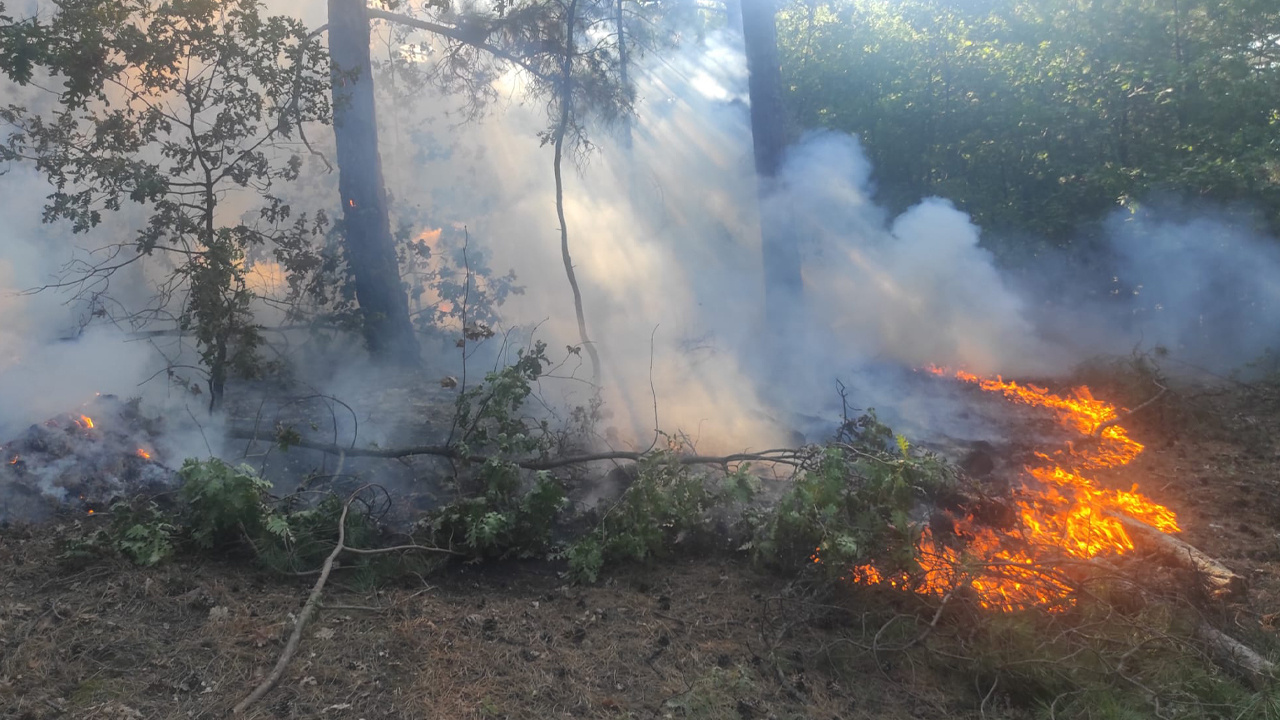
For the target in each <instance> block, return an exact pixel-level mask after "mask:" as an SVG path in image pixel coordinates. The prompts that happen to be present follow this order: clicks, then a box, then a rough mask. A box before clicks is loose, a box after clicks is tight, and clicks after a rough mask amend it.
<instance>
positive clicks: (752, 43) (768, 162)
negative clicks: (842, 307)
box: [741, 0, 802, 327]
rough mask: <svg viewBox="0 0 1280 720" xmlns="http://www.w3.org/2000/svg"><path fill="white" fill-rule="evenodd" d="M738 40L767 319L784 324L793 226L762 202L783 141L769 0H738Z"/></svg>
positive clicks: (797, 283) (791, 279) (794, 262)
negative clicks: (744, 79) (757, 202)
mask: <svg viewBox="0 0 1280 720" xmlns="http://www.w3.org/2000/svg"><path fill="white" fill-rule="evenodd" d="M741 5H742V39H743V47H744V49H745V50H746V55H747V71H748V73H749V77H748V91H749V93H750V97H751V139H752V144H753V145H754V148H755V164H756V174H757V176H758V177H759V182H760V186H759V189H760V198H761V200H762V210H764V212H762V213H761V218H760V232H761V252H762V254H763V261H764V296H765V306H766V319H767V320H768V321H769V323H770V325H771V326H773V327H778V326H779V324H780V323H785V322H786V320H787V318H789V317H790V316H791V313H793V312H794V311H795V310H796V309H797V306H798V304H799V302H800V300H801V296H802V284H801V278H800V253H799V250H798V248H797V247H796V242H795V228H794V225H793V224H792V223H791V222H789V221H788V220H787V218H786V217H785V216H783V213H782V211H783V208H782V207H779V206H778V204H776V203H775V204H774V205H773V206H772V207H770V206H769V204H768V203H767V200H768V199H769V198H770V197H771V196H772V195H773V194H774V193H775V191H776V190H777V189H778V188H777V185H778V178H777V175H778V170H779V169H780V168H781V166H782V154H783V151H784V150H785V149H786V146H787V143H788V139H789V138H788V128H787V116H786V110H785V108H784V107H783V104H782V69H781V66H780V63H779V61H778V32H777V25H776V23H775V18H774V14H775V11H776V8H775V6H774V2H773V0H742V2H741Z"/></svg>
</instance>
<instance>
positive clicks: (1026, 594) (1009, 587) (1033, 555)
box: [852, 367, 1180, 610]
mask: <svg viewBox="0 0 1280 720" xmlns="http://www.w3.org/2000/svg"><path fill="white" fill-rule="evenodd" d="M927 369H928V371H929V372H931V373H933V374H935V375H945V374H947V371H945V370H943V369H941V368H936V367H930V368H927ZM954 377H955V378H957V379H958V380H961V381H962V382H967V383H972V384H975V385H977V386H978V387H980V388H981V389H982V390H985V391H987V392H993V393H1000V394H1002V395H1003V396H1004V397H1005V398H1007V399H1009V400H1011V401H1013V402H1017V403H1023V404H1027V405H1032V406H1035V407H1041V408H1045V409H1048V410H1052V411H1053V412H1054V413H1055V414H1056V415H1057V419H1058V421H1059V423H1061V424H1062V425H1063V426H1065V427H1067V428H1070V429H1073V430H1075V431H1077V432H1079V433H1080V434H1082V435H1084V436H1085V438H1084V440H1083V441H1081V442H1078V443H1076V444H1074V445H1068V447H1067V448H1066V449H1062V450H1056V451H1054V452H1052V453H1042V452H1040V453H1036V458H1037V461H1038V462H1037V463H1035V464H1033V465H1031V466H1029V467H1027V468H1026V473H1027V475H1028V476H1029V477H1030V478H1031V479H1034V480H1036V481H1037V482H1036V483H1034V484H1031V483H1027V484H1024V485H1023V487H1022V491H1021V493H1020V495H1019V497H1018V498H1016V500H1015V504H1016V507H1017V511H1018V518H1019V520H1020V523H1019V526H1018V527H1015V528H1013V529H1010V530H1007V531H999V532H997V531H996V530H993V529H991V528H989V527H986V526H983V525H979V524H977V523H975V522H974V519H973V518H972V517H967V518H963V519H961V520H960V522H958V523H957V527H956V533H957V534H958V535H960V536H962V537H963V538H965V540H966V541H967V548H965V550H964V551H963V553H962V552H961V551H959V550H956V549H954V548H951V547H949V546H946V545H943V544H942V543H939V542H938V541H936V540H935V538H934V537H933V535H932V531H931V530H930V529H929V528H926V529H925V530H924V532H923V534H922V536H921V539H920V546H919V550H920V553H919V555H920V557H919V563H920V567H921V571H922V572H921V573H920V576H919V578H917V579H915V580H914V581H909V580H908V578H907V577H906V576H905V575H901V574H899V575H897V576H892V577H886V576H885V575H884V574H883V573H881V572H880V571H879V570H878V569H877V568H875V567H873V566H871V565H864V566H861V567H857V568H854V570H853V572H852V578H853V579H854V580H855V581H857V582H861V583H865V584H887V585H889V586H891V587H895V588H903V589H905V588H911V589H914V590H915V591H916V592H919V593H923V594H930V595H945V594H949V593H951V592H952V591H954V590H955V589H956V588H957V587H958V586H960V585H961V584H964V583H967V584H968V585H969V586H970V587H971V588H972V589H973V590H974V591H975V592H976V594H977V598H978V601H979V603H980V604H982V605H983V606H984V607H988V608H995V609H1004V610H1013V609H1018V608H1023V607H1028V606H1031V605H1043V604H1049V605H1053V604H1059V605H1061V604H1062V603H1064V602H1066V603H1069V602H1070V598H1069V597H1067V592H1068V590H1067V588H1066V587H1064V586H1062V584H1061V583H1060V582H1057V581H1055V580H1054V579H1053V578H1052V577H1051V576H1050V574H1048V573H1046V572H1044V571H1043V569H1052V568H1054V567H1056V566H1058V565H1060V564H1061V561H1062V560H1063V559H1077V560H1087V559H1090V558H1094V557H1098V556H1101V555H1106V554H1113V555H1118V554H1123V553H1127V552H1129V551H1131V550H1133V548H1134V544H1133V540H1132V539H1131V538H1130V537H1129V533H1128V532H1127V531H1126V529H1125V526H1124V523H1123V520H1122V518H1125V517H1128V518H1133V519H1135V520H1139V521H1141V522H1144V523H1146V524H1148V525H1151V526H1153V527H1156V528H1158V529H1160V530H1162V531H1164V532H1177V531H1178V530H1179V529H1180V528H1179V527H1178V522H1177V516H1176V515H1175V514H1174V512H1173V511H1172V510H1170V509H1169V508H1166V507H1164V506H1163V505H1159V504H1157V503H1155V502H1152V501H1151V500H1150V499H1148V498H1146V497H1144V496H1143V495H1141V494H1140V493H1139V492H1138V488H1137V486H1136V485H1135V486H1133V488H1132V489H1130V490H1128V491H1123V490H1107V489H1103V488H1100V487H1097V486H1096V485H1095V483H1094V481H1093V480H1092V479H1090V478H1089V477H1087V476H1086V475H1085V473H1087V472H1088V471H1091V470H1097V469H1101V468H1110V467H1119V466H1122V465H1126V464H1128V463H1129V462H1131V461H1132V460H1133V459H1134V458H1135V457H1137V456H1138V455H1139V454H1140V453H1141V452H1142V450H1143V447H1142V445H1141V444H1140V443H1138V442H1136V441H1134V440H1133V439H1131V438H1130V437H1129V435H1128V433H1127V432H1126V431H1125V429H1124V428H1122V427H1120V426H1119V425H1117V424H1116V421H1117V419H1118V418H1119V415H1118V413H1117V412H1116V408H1115V406H1113V405H1110V404H1108V403H1105V402H1103V401H1101V400H1098V399H1096V398H1094V397H1093V395H1092V394H1091V393H1090V392H1089V389H1088V388H1087V387H1079V388H1076V389H1075V390H1074V391H1073V395H1072V397H1062V396H1059V395H1055V394H1053V393H1051V392H1049V391H1048V390H1047V389H1045V388H1041V387H1036V386H1034V385H1019V384H1018V383H1015V382H1008V381H1005V380H1004V379H1003V378H1000V377H997V378H995V379H994V380H992V379H985V378H980V377H978V376H976V375H972V374H970V373H967V372H964V371H957V372H956V373H955V374H954ZM966 566H967V567H970V568H974V567H977V568H981V569H980V570H971V571H965V570H964V569H963V568H964V567H966Z"/></svg>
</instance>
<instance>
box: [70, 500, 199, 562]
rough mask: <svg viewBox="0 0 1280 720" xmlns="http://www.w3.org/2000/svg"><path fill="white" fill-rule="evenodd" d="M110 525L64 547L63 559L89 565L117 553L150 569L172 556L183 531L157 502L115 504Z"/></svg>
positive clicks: (122, 502) (121, 502)
mask: <svg viewBox="0 0 1280 720" xmlns="http://www.w3.org/2000/svg"><path fill="white" fill-rule="evenodd" d="M108 514H109V517H110V518H111V524H110V525H108V526H107V527H106V528H103V529H100V530H97V531H95V532H94V533H92V534H91V535H89V536H88V537H85V538H79V539H75V540H72V541H69V542H67V543H66V544H65V546H64V548H63V552H62V555H61V559H62V560H63V561H67V562H72V563H77V564H78V563H87V562H89V561H92V560H93V559H95V558H98V557H101V556H102V555H105V554H110V553H118V554H120V555H123V556H124V557H126V558H128V559H129V560H130V561H132V562H133V563H135V564H137V565H142V566H144V567H150V566H152V565H156V564H159V563H160V562H161V561H163V560H166V559H168V558H169V557H171V556H172V555H173V554H174V552H175V551H176V549H177V544H176V543H177V539H178V535H179V533H180V532H181V529H180V528H179V527H178V526H177V525H175V524H174V522H175V521H174V518H173V516H172V515H170V514H169V513H166V512H164V511H162V510H161V509H160V508H159V506H157V505H156V504H155V503H154V502H151V501H145V502H133V503H129V502H124V501H118V502H116V503H114V504H112V506H111V508H110V510H109V511H108Z"/></svg>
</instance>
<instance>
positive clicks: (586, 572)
mask: <svg viewBox="0 0 1280 720" xmlns="http://www.w3.org/2000/svg"><path fill="white" fill-rule="evenodd" d="M673 447H677V448H678V443H676V444H675V445H674V446H673ZM758 491H759V480H758V479H757V478H756V477H755V476H754V475H751V474H750V467H749V466H748V465H745V464H744V465H742V466H740V467H739V468H738V470H737V471H736V472H733V473H730V474H728V475H725V476H723V477H720V478H713V477H712V476H711V475H709V474H707V473H702V472H694V471H693V470H692V469H691V468H690V467H689V466H688V465H686V464H684V463H681V462H680V459H679V456H678V455H677V454H676V453H675V452H674V451H673V450H666V451H661V452H657V453H652V454H650V455H647V456H645V457H644V458H642V459H641V460H640V461H639V462H638V463H637V467H636V479H635V481H634V482H633V483H632V484H631V486H630V487H628V488H627V490H626V491H625V492H624V493H623V495H622V497H621V498H619V500H618V502H617V503H615V504H614V505H613V506H612V507H610V508H609V509H608V510H606V511H605V512H604V514H603V515H602V517H601V518H600V519H599V521H598V522H597V524H596V525H595V527H594V528H593V529H592V530H591V532H590V533H588V534H586V535H585V536H583V537H581V538H579V539H578V540H576V541H575V542H573V543H571V544H570V545H569V546H568V547H567V548H566V549H565V550H564V553H563V556H564V558H565V559H566V560H568V562H569V575H570V577H571V578H573V579H574V580H575V581H578V582H595V581H596V580H597V579H598V578H599V575H600V571H601V569H602V568H603V567H604V566H605V564H606V563H609V564H612V563H621V562H628V561H644V560H648V559H650V558H660V557H665V556H668V555H670V554H671V553H672V552H673V551H674V550H675V549H676V548H677V546H681V545H684V546H696V545H699V544H701V543H699V542H698V541H699V540H705V539H707V536H708V534H709V533H710V532H711V530H712V528H713V525H714V521H715V519H716V518H715V514H716V511H717V509H721V510H724V509H727V508H729V507H730V506H732V505H733V504H745V503H748V502H750V501H751V499H752V498H754V497H755V495H756V493H757V492H758Z"/></svg>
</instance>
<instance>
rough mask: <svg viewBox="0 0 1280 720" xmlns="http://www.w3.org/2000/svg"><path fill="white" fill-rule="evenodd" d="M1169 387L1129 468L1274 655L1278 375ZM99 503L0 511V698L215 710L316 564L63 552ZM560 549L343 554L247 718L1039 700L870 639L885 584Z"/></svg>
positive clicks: (1138, 426)
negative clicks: (378, 562)
mask: <svg viewBox="0 0 1280 720" xmlns="http://www.w3.org/2000/svg"><path fill="white" fill-rule="evenodd" d="M1104 384H1105V383H1102V384H1100V385H1095V394H1097V395H1098V396H1100V397H1107V393H1108V388H1106V387H1102V386H1101V385H1104ZM1112 390H1113V391H1114V392H1117V393H1120V392H1123V388H1113V389H1112ZM1130 392H1131V393H1133V392H1146V391H1145V389H1144V390H1140V391H1134V390H1133V389H1132V388H1131V389H1130ZM1124 401H1125V402H1128V403H1129V404H1135V403H1132V402H1130V398H1124ZM1161 406H1162V408H1161V409H1156V408H1153V409H1152V411H1150V412H1144V413H1141V414H1139V415H1135V416H1134V418H1133V423H1132V425H1131V427H1130V430H1131V434H1132V435H1133V436H1134V437H1135V438H1136V439H1138V440H1139V441H1141V442H1143V443H1145V444H1146V445H1147V452H1145V453H1144V454H1143V455H1142V456H1140V457H1139V459H1138V460H1137V461H1135V462H1134V463H1133V464H1132V465H1131V466H1130V468H1128V470H1127V477H1129V478H1133V479H1134V480H1135V481H1139V482H1140V484H1141V485H1142V488H1143V490H1144V492H1146V493H1147V494H1149V495H1150V496H1152V497H1155V498H1158V499H1159V500H1160V501H1161V502H1163V503H1165V504H1167V505H1169V506H1170V507H1171V508H1173V509H1174V510H1175V511H1177V513H1178V515H1179V518H1180V520H1181V522H1182V524H1183V526H1184V528H1185V532H1184V534H1183V537H1184V539H1185V540H1187V541H1188V542H1190V543H1191V544H1193V545H1196V546H1197V547H1199V548H1201V549H1202V550H1204V551H1206V552H1207V553H1209V554H1210V555H1213V556H1215V557H1217V558H1219V559H1221V560H1222V561H1223V562H1224V563H1225V564H1226V565H1228V566H1229V567H1231V568H1232V569H1233V570H1235V571H1236V572H1237V573H1239V574H1241V575H1243V576H1245V577H1246V578H1248V580H1249V582H1250V588H1249V592H1248V596H1247V597H1246V598H1244V599H1242V600H1240V601H1237V602H1234V603H1233V604H1231V605H1229V606H1223V607H1220V608H1218V612H1219V617H1220V618H1226V622H1227V623H1229V624H1230V627H1228V628H1227V629H1229V630H1231V629H1234V631H1235V633H1234V634H1235V635H1236V636H1237V637H1239V638H1240V639H1242V640H1245V641H1246V642H1249V643H1250V644H1253V645H1254V646H1255V647H1258V648H1259V649H1260V650H1262V651H1264V652H1270V653H1271V654H1272V655H1273V656H1274V649H1275V648H1277V647H1280V641H1278V640H1277V638H1276V635H1277V632H1280V631H1278V630H1277V627H1276V626H1277V625H1278V624H1280V622H1278V618H1280V572H1277V571H1280V469H1278V468H1280V390H1278V389H1277V388H1276V387H1275V386H1254V387H1244V386H1237V385H1227V386H1224V387H1223V388H1222V389H1219V390H1215V391H1201V392H1198V393H1197V394H1195V395H1194V397H1192V396H1186V395H1180V396H1178V398H1176V399H1170V400H1169V401H1168V402H1164V403H1161ZM91 524H92V521H91V520H89V519H83V520H82V519H79V518H66V519H64V520H63V521H62V522H61V523H54V524H51V525H44V526H40V527H21V526H10V527H6V528H3V529H0V718H6V719H9V718H13V719H19V718H20V719H22V720H36V719H41V718H86V719H87V718H95V719H96V718H101V719H104V720H112V719H116V718H118V719H120V720H125V719H133V718H224V717H228V716H229V715H230V710H231V708H232V706H234V705H235V704H236V703H237V702H238V701H239V700H241V699H242V698H243V697H244V696H245V695H246V694H247V693H248V692H249V691H250V689H252V687H253V686H254V685H255V684H256V683H257V682H258V681H259V680H260V679H261V678H262V677H263V676H264V675H265V674H266V673H267V672H269V670H270V668H271V667H272V666H273V665H274V663H275V662H276V659H277V657H278V656H279V654H280V651H281V648H282V646H283V643H284V639H285V638H286V637H287V635H288V633H289V630H290V628H291V620H292V619H293V618H294V617H295V616H296V614H297V613H298V612H299V611H300V609H301V607H302V603H303V601H304V600H305V598H306V595H307V592H308V589H309V587H310V585H311V583H312V581H313V578H310V577H300V578H280V577H279V576H272V575H269V574H266V573H265V572H262V571H259V570H255V569H253V568H252V567H251V566H249V565H247V564H245V563H243V562H236V561H231V560H226V561H221V562H217V561H210V560H208V559H192V558H187V559H180V560H176V561H173V562H169V563H166V564H163V565H161V566H159V567H154V568H138V567H134V566H132V565H129V564H127V563H125V562H123V561H120V562H118V563H110V562H108V563H97V564H93V565H90V566H87V567H85V566H79V567H76V566H71V565H68V564H66V563H64V562H61V561H60V560H59V555H60V553H61V548H62V547H63V545H64V543H65V541H66V540H67V539H69V538H75V537H79V536H83V535H84V534H86V533H87V532H89V530H90V527H89V526H90V525H91ZM558 570H559V568H558V567H556V566H555V565H554V564H550V563H501V564H492V565H488V566H461V567H456V568H454V569H451V570H448V571H446V572H445V573H444V574H441V575H439V576H435V577H430V578H426V579H415V580H414V581H413V582H411V583H405V584H404V586H402V587H383V588H380V589H376V590H371V589H367V588H362V587H355V586H352V585H351V584H350V582H349V581H350V578H344V577H343V576H342V574H341V573H338V574H337V575H335V577H334V579H333V580H331V581H330V583H329V587H328V588H327V590H326V592H325V596H324V609H323V610H322V612H321V613H320V615H319V616H318V618H317V619H316V620H315V621H314V622H313V623H312V625H311V626H310V627H309V628H308V629H307V632H306V634H305V635H304V638H303V643H302V646H301V649H300V651H299V653H298V655H297V657H296V658H295V659H294V660H293V662H292V664H291V665H290V666H289V667H288V669H287V671H286V672H285V674H284V677H283V679H282V680H281V682H280V684H279V685H278V686H277V687H276V688H275V689H274V690H273V691H271V692H270V693H269V694H268V695H267V696H266V697H265V698H263V700H262V701H260V702H259V703H258V704H257V705H255V706H254V707H253V708H251V709H250V711H249V712H248V714H247V716H248V717H261V718H320V719H328V718H334V719H337V718H351V719H352V720H354V719H356V718H365V719H366V720H375V719H380V718H406V719H407V718H442V719H445V718H447V719H455V718H456V719H458V720H462V719H464V718H555V717H603V718H609V717H620V718H625V717H635V718H715V719H719V718H724V719H726V720H737V719H740V718H742V719H747V718H849V719H855V718H877V719H889V718H953V717H955V718H965V717H973V718H977V717H989V718H1020V717H1035V716H1037V710H1036V709H1035V708H1034V707H1028V706H1027V705H1025V704H1020V703H1019V702H1018V701H1017V698H1016V693H1006V692H1005V691H1004V689H1002V690H1001V691H1000V692H994V690H995V687H994V686H991V690H990V691H989V690H988V686H989V685H990V684H991V683H990V681H989V680H986V681H984V677H982V676H979V675H975V674H974V673H973V672H972V671H969V670H966V671H949V670H948V669H947V666H946V664H938V663H927V662H924V663H922V662H918V656H912V655H908V654H894V653H882V652H879V651H877V650H875V649H874V647H875V639H876V638H875V637H874V635H875V633H876V632H877V628H881V627H883V625H882V618H883V617H884V613H885V612H889V613H893V612H899V611H901V605H900V606H899V608H898V609H897V610H894V609H892V608H889V609H888V610H886V609H885V607H886V606H885V602H886V601H885V599H884V597H883V594H882V593H881V594H873V593H869V592H868V591H867V590H865V589H860V588H852V587H850V588H839V589H837V592H836V593H834V594H832V593H830V592H828V593H825V594H815V593H813V592H812V589H811V588H807V587H799V586H797V585H796V584H794V583H789V582H787V581H786V580H784V579H780V578H777V577H773V576H770V575H767V574H762V573H761V572H760V571H758V570H756V569H754V568H753V567H752V566H751V565H750V564H748V563H747V562H745V561H740V560H736V559H733V558H713V557H711V558H709V557H703V558H689V559H685V560H682V561H677V562H673V563H669V564H664V565H661V566H655V567H649V568H643V567H635V568H630V569H623V570H619V571H614V572H612V573H610V574H609V575H608V579H607V580H606V581H604V582H603V583H601V584H599V585H597V586H589V587H583V586H570V585H567V584H566V583H565V581H563V580H562V579H561V578H560V577H559V575H558ZM935 622H936V619H935ZM869 648H870V649H869Z"/></svg>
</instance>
